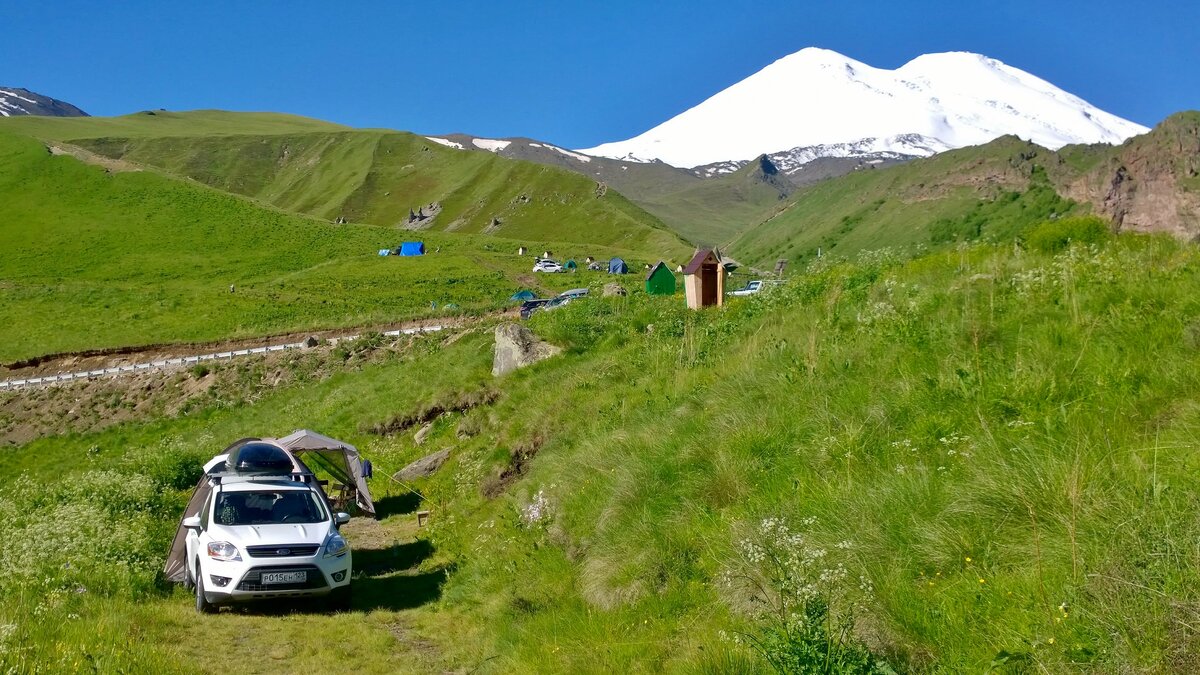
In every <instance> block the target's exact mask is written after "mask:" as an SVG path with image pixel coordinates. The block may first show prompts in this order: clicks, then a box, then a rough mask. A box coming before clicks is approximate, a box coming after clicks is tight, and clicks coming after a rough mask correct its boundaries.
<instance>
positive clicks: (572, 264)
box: [563, 260, 579, 272]
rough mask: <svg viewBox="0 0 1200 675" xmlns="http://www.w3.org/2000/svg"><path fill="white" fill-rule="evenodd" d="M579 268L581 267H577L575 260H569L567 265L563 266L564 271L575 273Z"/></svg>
mask: <svg viewBox="0 0 1200 675" xmlns="http://www.w3.org/2000/svg"><path fill="white" fill-rule="evenodd" d="M578 268H579V265H576V264H575V261H574V260H568V261H567V262H566V263H564V264H563V269H564V270H568V271H570V272H574V271H575V270H576V269H578Z"/></svg>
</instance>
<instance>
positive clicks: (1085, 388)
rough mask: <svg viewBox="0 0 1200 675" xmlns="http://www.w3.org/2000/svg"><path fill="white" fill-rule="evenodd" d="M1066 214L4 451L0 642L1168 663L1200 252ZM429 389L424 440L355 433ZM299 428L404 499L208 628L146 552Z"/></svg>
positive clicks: (666, 663) (1190, 594) (808, 663)
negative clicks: (323, 566)
mask: <svg viewBox="0 0 1200 675" xmlns="http://www.w3.org/2000/svg"><path fill="white" fill-rule="evenodd" d="M1062 227H1065V225H1059V224H1051V225H1046V226H1042V227H1041V228H1039V230H1038V231H1037V232H1036V233H1035V234H1034V235H1031V236H1030V238H1029V246H1028V247H1027V250H1014V248H1013V247H1012V246H1011V245H1008V244H1005V243H1002V244H998V245H991V244H984V243H977V244H974V245H971V246H967V247H962V248H960V249H958V250H954V251H946V252H934V253H929V254H926V255H923V256H921V257H918V258H916V259H914V260H911V261H904V260H902V259H899V258H897V257H896V256H894V255H892V254H890V253H888V252H886V251H884V252H875V253H872V254H869V255H863V256H861V257H859V258H858V259H856V260H854V261H851V262H844V263H838V264H830V263H828V262H827V261H826V262H824V263H822V264H820V265H814V266H811V267H809V268H808V269H807V270H806V271H805V272H804V273H803V274H798V275H796V276H795V277H794V278H793V279H791V280H790V281H789V282H788V283H787V284H785V285H783V286H781V287H779V288H777V289H774V290H773V291H771V292H766V293H763V294H761V295H759V296H754V297H751V298H747V299H744V300H738V301H735V302H733V303H731V304H730V305H729V306H728V307H726V308H725V309H724V310H714V311H706V312H699V313H695V312H688V311H686V310H685V309H683V308H682V307H681V305H682V300H681V298H679V297H675V298H651V297H646V296H644V295H642V294H640V293H636V292H635V293H633V294H631V295H630V296H629V297H627V298H610V299H601V298H592V299H590V300H588V301H586V302H579V303H574V304H571V305H568V306H566V307H564V308H562V309H561V310H558V311H555V312H548V313H545V314H542V315H540V316H538V317H536V318H535V320H534V321H533V322H532V325H533V327H534V328H535V329H536V330H537V331H538V332H539V333H540V334H542V335H543V336H544V337H546V338H548V339H550V340H552V341H554V342H556V343H558V344H560V345H563V346H565V347H567V351H566V353H565V354H564V355H562V356H559V357H556V358H553V359H551V360H548V361H545V362H543V363H541V364H538V365H536V366H534V367H532V368H530V369H527V370H522V371H518V372H517V373H515V374H512V375H509V376H506V377H503V378H498V379H494V378H492V377H491V376H490V373H489V367H490V362H491V349H492V341H491V338H490V334H489V332H487V331H479V332H474V333H472V334H469V335H466V336H464V337H463V338H462V339H459V340H456V341H448V342H447V343H445V344H442V343H437V342H434V341H433V340H431V339H428V338H427V339H424V340H420V341H416V342H415V343H414V346H412V347H402V348H400V349H398V350H397V351H394V352H385V354H390V355H384V356H381V357H379V358H377V359H375V360H371V361H368V362H362V363H351V366H352V367H348V368H347V369H345V370H339V371H337V372H334V373H331V374H328V375H327V376H325V378H324V379H323V378H315V379H301V380H299V381H297V382H295V383H294V384H292V385H289V386H287V387H283V388H280V389H275V390H270V389H266V390H262V391H259V392H258V393H256V394H255V395H254V396H253V397H250V396H245V397H242V398H236V399H234V400H226V399H223V398H221V397H214V398H213V399H212V400H211V402H210V403H208V404H205V405H204V406H201V407H198V408H196V409H193V410H192V412H191V414H189V415H187V416H183V417H178V418H168V419H160V418H147V419H142V420H137V419H134V420H131V421H130V422H127V423H126V424H124V425H121V426H117V427H111V428H109V429H107V430H105V431H102V432H98V433H75V434H70V435H64V436H52V437H45V438H42V439H39V440H36V441H33V442H31V443H29V444H27V445H24V446H22V447H18V448H14V449H9V450H6V451H4V452H3V453H0V469H3V470H5V471H6V473H8V474H10V475H11V474H13V473H15V472H18V471H27V472H29V474H30V476H31V478H30V479H27V480H21V481H16V482H9V483H7V484H5V485H3V486H0V535H3V536H4V538H5V539H6V540H8V541H19V542H23V544H22V546H20V547H9V548H7V549H4V553H0V563H3V564H0V591H2V592H4V593H5V597H6V598H7V599H8V601H6V602H5V603H4V604H3V605H0V626H2V628H0V644H2V645H4V646H5V649H4V650H0V663H2V664H4V665H5V666H7V667H14V668H16V669H17V670H22V669H25V670H31V669H34V668H38V667H40V668H41V669H43V670H55V669H62V668H64V667H67V668H69V667H70V665H71V664H73V663H74V664H81V663H82V664H88V663H90V664H93V665H94V666H95V667H96V668H98V669H100V670H129V671H148V670H156V671H165V670H178V671H184V672H186V671H189V670H192V669H193V668H194V667H195V665H196V662H195V661H194V660H192V658H191V657H194V656H195V655H196V654H199V653H202V652H203V651H204V650H205V649H210V648H211V644H212V643H213V641H214V640H218V641H221V643H222V644H225V643H227V644H228V645H229V646H228V654H229V656H230V657H231V658H233V659H236V661H237V663H238V664H239V667H242V668H244V669H246V670H251V671H257V672H294V671H297V670H302V669H326V670H328V669H354V670H357V671H362V672H395V671H397V670H410V671H420V672H428V671H430V670H441V669H449V670H460V671H475V672H484V673H487V672H494V673H511V672H519V673H526V672H528V673H532V672H708V673H714V672H715V673H735V672H736V673H745V672H763V671H767V670H768V669H769V665H768V661H769V660H770V659H774V661H775V662H776V663H789V664H791V665H792V666H793V667H794V668H795V669H796V670H800V669H801V668H802V667H808V668H810V669H813V670H807V671H805V672H821V671H822V666H823V664H824V663H825V658H826V657H827V655H828V656H829V657H831V658H834V659H836V663H838V664H840V666H839V670H842V671H843V672H863V671H864V670H865V668H866V666H867V665H868V664H871V663H874V664H875V665H876V666H878V664H879V662H880V661H882V662H886V663H887V664H889V667H890V668H891V669H892V670H893V671H895V672H930V673H951V672H953V673H958V672H989V671H991V672H1012V673H1022V672H1068V671H1083V672H1187V671H1189V670H1190V669H1191V667H1192V666H1193V665H1194V663H1195V661H1194V658H1195V655H1196V653H1197V649H1198V647H1200V633H1198V632H1197V631H1196V630H1195V628H1194V627H1195V626H1196V625H1197V622H1198V621H1200V617H1197V616H1196V610H1195V607H1196V603H1197V602H1198V599H1197V590H1196V589H1197V588H1200V583H1198V582H1200V565H1198V564H1197V560H1196V557H1195V542H1196V541H1197V540H1200V521H1198V520H1197V519H1196V517H1195V514H1196V511H1197V508H1198V507H1200V501H1198V499H1197V496H1196V495H1197V494H1200V478H1197V476H1200V472H1198V470H1200V455H1197V452H1196V430H1197V428H1200V398H1198V394H1197V392H1200V337H1198V336H1200V301H1198V300H1197V298H1200V292H1198V291H1200V253H1198V252H1197V250H1196V249H1195V248H1194V247H1192V246H1188V245H1184V244H1181V243H1178V242H1175V241H1172V240H1170V239H1167V238H1155V237H1144V236H1120V237H1115V238H1111V237H1108V236H1106V235H1105V233H1104V231H1103V230H1102V229H1101V230H1099V231H1097V232H1095V233H1093V234H1094V236H1093V237H1092V239H1093V241H1092V243H1090V244H1085V243H1075V244H1074V245H1071V244H1069V243H1068V242H1067V240H1066V238H1065V237H1062V236H1057V235H1061V234H1063V233H1062V232H1058V231H1057V230H1056V228H1058V229H1061V228H1062ZM1075 241H1076V242H1078V241H1079V240H1078V237H1076V238H1075ZM229 367H230V368H233V367H234V366H229ZM297 367H299V366H297ZM178 377H180V378H184V379H186V378H187V377H189V376H188V375H186V374H183V375H179V376H178ZM180 386H183V385H182V384H181V385H180ZM482 392H491V394H489V395H488V396H483V395H482ZM10 396H11V395H10ZM493 399H494V402H493V403H490V404H484V405H480V406H478V407H474V408H469V409H466V410H465V411H460V410H458V408H456V407H455V406H454V405H453V402H454V401H458V400H475V401H479V400H493ZM442 409H449V410H450V412H448V413H446V414H441V415H437V414H436V413H435V416H434V417H433V419H434V422H433V426H432V428H431V430H430V433H429V435H428V437H427V438H426V440H425V442H424V444H423V445H421V446H417V445H416V444H415V443H414V442H413V440H412V432H413V431H414V430H415V429H414V428H412V427H409V428H407V429H405V430H403V431H400V432H398V433H395V434H393V435H390V436H379V435H375V434H374V433H372V431H371V430H372V429H374V428H378V427H380V426H383V427H390V428H400V426H402V425H401V423H400V421H399V420H402V419H405V418H411V417H414V416H416V417H420V416H421V414H422V412H423V411H429V410H442ZM301 426H303V427H311V428H316V429H319V430H321V431H324V432H326V433H330V434H333V435H335V436H339V437H343V438H346V439H347V440H349V441H351V442H353V443H355V444H356V445H358V447H359V448H360V449H361V450H362V451H363V452H364V454H365V455H366V456H367V457H369V458H371V459H372V460H373V461H374V462H375V463H376V466H377V476H376V478H375V479H374V480H373V483H372V486H373V489H378V490H379V492H380V493H383V494H385V495H387V496H388V497H389V501H388V503H389V504H392V505H398V504H400V503H404V504H405V506H404V507H403V508H400V507H398V506H397V507H396V508H391V507H389V508H388V509H387V510H386V516H385V519H384V521H383V522H382V523H381V524H380V527H383V528H385V529H386V528H392V529H386V531H387V532H389V533H391V534H390V535H388V536H386V537H382V538H373V539H365V538H363V537H364V536H365V535H363V534H359V535H358V536H359V537H360V538H359V539H357V540H356V539H355V538H354V535H353V533H352V534H351V535H350V536H351V543H352V544H353V545H355V546H358V547H359V549H358V550H359V551H362V553H361V554H356V561H360V565H362V569H361V570H360V572H359V575H358V576H356V581H355V583H356V584H359V586H360V589H361V592H360V594H359V595H358V596H357V599H356V606H355V609H354V611H352V612H350V613H348V614H345V615H337V616H330V615H326V614H322V613H319V612H301V613H294V614H279V613H273V612H263V613H254V614H250V615H242V614H237V613H233V614H230V613H225V614H222V615H220V616H217V617H194V616H193V615H192V614H191V613H190V612H191V610H190V599H189V598H188V597H187V596H186V594H184V593H182V592H181V591H174V592H172V591H170V590H163V589H161V588H160V587H158V586H156V585H155V584H154V573H155V570H156V569H157V568H158V566H159V564H160V563H161V555H162V554H163V552H164V551H165V549H166V547H167V543H168V541H169V538H170V529H171V526H172V523H173V522H174V519H175V518H176V517H177V516H178V511H179V508H180V505H181V504H182V503H183V500H184V498H185V496H186V491H185V490H184V489H183V488H185V487H186V486H188V485H189V483H190V482H191V481H193V480H194V478H195V472H196V471H197V468H196V464H197V462H198V461H199V460H200V459H202V458H205V457H207V456H208V455H210V454H211V453H212V452H214V451H215V450H217V449H219V448H220V447H222V446H223V445H224V444H225V443H226V442H227V441H228V440H230V439H233V438H236V437H240V436H244V435H251V434H279V433H286V432H287V431H290V430H291V429H293V428H296V427H301ZM447 447H448V448H451V449H452V452H451V460H450V462H449V463H448V464H447V465H446V466H445V467H444V468H443V469H442V470H441V471H440V472H439V473H438V474H437V475H436V476H435V477H434V478H432V479H430V480H427V481H424V482H422V483H419V484H417V485H415V486H414V487H415V488H416V489H417V490H419V491H420V493H421V494H422V495H423V496H424V499H425V501H424V502H423V508H428V509H431V511H432V513H433V519H432V523H431V526H430V528H429V529H427V530H421V531H420V532H416V531H415V530H402V528H401V525H400V524H401V523H411V519H412V515H411V513H410V512H411V510H413V509H415V508H417V505H416V502H415V501H414V500H411V499H408V498H403V499H402V498H401V495H404V494H407V493H406V491H405V488H403V487H401V486H398V485H395V484H393V483H390V482H389V481H388V480H387V478H386V475H387V474H388V473H390V472H391V471H394V470H395V469H397V468H399V467H400V466H402V465H404V464H405V463H406V462H408V461H410V460H412V459H415V458H417V457H420V456H422V455H424V454H426V453H428V452H432V451H434V450H437V449H441V448H447ZM68 459H69V460H70V461H67V460H68ZM116 487H119V488H120V489H119V490H117V489H116ZM98 494H99V495H104V497H105V498H104V499H103V500H97V499H95V498H94V495H98ZM392 500H394V501H392ZM97 522H112V523H117V524H119V525H120V527H118V528H116V531H118V532H120V533H121V536H120V538H113V537H112V536H109V531H110V530H108V529H101V528H98V527H95V525H94V524H95V523H97ZM360 532H362V531H361V530H360ZM402 532H403V534H401V533H402ZM415 532H416V533H415ZM414 533H415V536H416V539H415V540H414V539H411V537H412V536H414ZM389 537H391V538H389ZM81 589H82V590H81ZM251 627H252V628H253V629H252V630H251ZM841 629H845V630H846V631H847V632H846V633H845V634H844V637H838V636H839V635H842V633H841V632H840V631H841ZM131 634H132V635H136V636H138V638H139V639H136V640H130V639H129V635H131ZM280 635H287V636H291V637H292V638H294V639H295V640H297V641H299V642H297V644H298V643H300V642H303V644H305V645H306V646H305V647H304V648H303V649H295V648H287V649H280V648H279V647H280V645H279V636H280ZM305 635H307V636H310V637H311V636H312V635H322V636H323V637H324V638H325V639H321V640H316V641H303V640H302V639H301V636H305ZM235 638H236V639H235ZM755 645H757V647H755ZM831 645H832V648H831ZM63 664H66V665H65V666H64V665H63ZM856 664H857V666H860V667H861V668H859V669H858V670H855V668H856ZM875 672H890V671H888V670H882V669H877V670H876V671H875Z"/></svg>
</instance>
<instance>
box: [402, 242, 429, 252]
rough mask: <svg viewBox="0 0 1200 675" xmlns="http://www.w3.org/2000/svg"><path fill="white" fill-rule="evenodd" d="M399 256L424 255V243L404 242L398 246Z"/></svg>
mask: <svg viewBox="0 0 1200 675" xmlns="http://www.w3.org/2000/svg"><path fill="white" fill-rule="evenodd" d="M397 254H399V255H425V242H422V241H406V242H404V243H403V244H400V250H399V251H397Z"/></svg>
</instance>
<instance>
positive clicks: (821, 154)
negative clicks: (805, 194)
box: [691, 134, 950, 178]
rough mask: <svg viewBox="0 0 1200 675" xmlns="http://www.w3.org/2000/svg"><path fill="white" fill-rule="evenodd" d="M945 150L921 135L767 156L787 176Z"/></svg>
mask: <svg viewBox="0 0 1200 675" xmlns="http://www.w3.org/2000/svg"><path fill="white" fill-rule="evenodd" d="M945 150H950V147H949V146H947V145H946V144H945V143H942V142H941V141H939V140H938V139H936V138H927V137H925V136H922V135H920V134H904V135H902V136H894V137H892V138H864V139H862V140H859V141H854V142H853V143H826V144H822V145H809V146H804V147H799V148H792V149H790V150H784V151H782V152H772V153H771V154H769V155H767V156H766V157H767V158H768V159H770V160H771V163H773V164H774V165H775V166H776V167H778V168H779V170H780V171H781V172H783V173H785V174H787V175H789V176H790V175H793V174H795V173H796V172H798V171H800V170H801V169H803V168H804V166H805V165H807V164H808V163H810V162H812V161H815V160H818V159H821V158H829V157H831V158H836V159H862V160H865V163H868V164H875V163H880V162H886V161H892V162H895V161H905V160H909V159H913V158H914V157H928V156H929V155H934V154H937V153H939V152H943V151H945ZM752 161H753V160H749V159H729V160H725V161H724V162H716V163H714V164H704V165H701V166H697V167H692V169H691V172H692V173H694V174H696V175H697V176H700V177H701V178H709V177H711V176H718V175H720V174H723V173H731V172H733V171H737V170H738V169H740V168H742V167H743V166H745V165H747V164H749V163H750V162H752Z"/></svg>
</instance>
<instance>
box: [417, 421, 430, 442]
mask: <svg viewBox="0 0 1200 675" xmlns="http://www.w3.org/2000/svg"><path fill="white" fill-rule="evenodd" d="M432 431H433V422H428V423H426V424H425V426H423V427H421V428H420V429H419V430H418V431H417V433H415V434H413V443H415V444H417V445H422V444H423V443H425V439H426V438H429V434H430V432H432Z"/></svg>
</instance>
